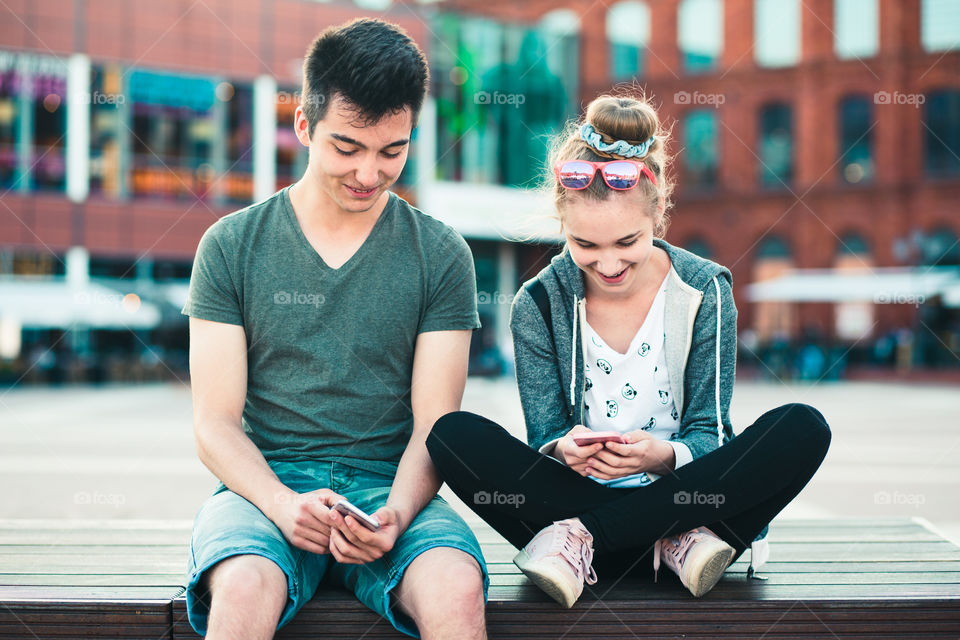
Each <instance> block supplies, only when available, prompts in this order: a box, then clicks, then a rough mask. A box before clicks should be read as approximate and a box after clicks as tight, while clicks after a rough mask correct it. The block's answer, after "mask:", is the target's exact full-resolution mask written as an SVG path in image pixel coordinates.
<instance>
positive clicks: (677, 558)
mask: <svg viewBox="0 0 960 640" xmlns="http://www.w3.org/2000/svg"><path fill="white" fill-rule="evenodd" d="M734 553H735V551H734V549H733V547H731V546H730V545H728V544H727V543H726V542H724V541H723V540H721V539H720V538H719V537H718V536H717V535H716V534H715V533H714V532H713V531H710V529H707V528H706V527H697V528H696V529H693V530H692V531H687V532H686V533H681V534H679V535H676V536H672V537H670V538H661V539H660V540H657V542H656V543H655V544H654V545H653V570H654V572H655V573H654V582H656V572H659V570H660V559H661V558H663V561H664V562H665V563H666V565H667V566H668V567H670V568H671V569H672V570H673V572H674V573H676V574H677V575H678V576H680V582H682V583H683V586H685V587H686V588H687V589H689V590H690V593H692V594H693V595H694V596H696V597H698V598H699V597H700V596H702V595H703V594H705V593H706V592H708V591H710V589H713V587H714V585H716V584H717V582H719V581H720V577H721V576H722V575H723V572H724V571H726V570H727V567H729V566H730V563H731V562H733V554H734Z"/></svg>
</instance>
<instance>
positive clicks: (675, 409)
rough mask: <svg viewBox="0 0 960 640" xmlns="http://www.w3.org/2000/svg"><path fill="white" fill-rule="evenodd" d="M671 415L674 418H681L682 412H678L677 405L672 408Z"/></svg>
mask: <svg viewBox="0 0 960 640" xmlns="http://www.w3.org/2000/svg"><path fill="white" fill-rule="evenodd" d="M670 417H671V418H673V419H674V420H679V419H680V414H679V413H677V408H676V407H673V408H672V409H670Z"/></svg>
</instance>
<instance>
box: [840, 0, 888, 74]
mask: <svg viewBox="0 0 960 640" xmlns="http://www.w3.org/2000/svg"><path fill="white" fill-rule="evenodd" d="M879 28H880V20H879V9H878V8H877V0H834V1H833V50H834V51H835V52H836V54H837V57H838V58H840V59H848V58H869V57H871V56H875V55H877V49H878V48H879V43H880V38H879V35H878V32H879Z"/></svg>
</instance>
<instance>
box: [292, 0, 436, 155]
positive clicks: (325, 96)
mask: <svg viewBox="0 0 960 640" xmlns="http://www.w3.org/2000/svg"><path fill="white" fill-rule="evenodd" d="M429 77H430V76H429V71H428V70H427V60H426V58H425V57H424V55H423V51H421V50H420V47H418V46H417V44H416V43H415V42H414V41H413V40H411V39H410V36H408V35H407V33H406V32H405V31H404V30H403V29H402V28H401V27H399V26H398V25H395V24H389V23H387V22H383V21H382V20H373V19H370V18H360V19H357V20H353V21H352V22H348V23H346V24H344V25H340V26H336V27H329V28H327V29H325V30H324V31H323V32H322V33H321V34H320V35H319V36H317V38H316V40H314V41H313V43H312V44H311V45H310V47H309V48H308V49H307V55H306V58H304V61H303V95H302V97H301V104H302V106H303V113H304V115H305V116H306V118H307V122H308V123H309V125H310V128H309V134H310V136H311V137H313V129H314V127H315V126H316V124H317V122H318V121H319V120H321V119H323V117H324V115H326V112H327V107H328V106H329V104H330V102H331V101H332V100H333V99H334V97H335V96H337V95H340V96H343V98H345V99H346V100H347V102H349V103H350V104H351V106H352V107H354V108H356V110H357V112H358V113H357V115H358V116H359V117H360V119H361V120H362V121H363V122H364V123H365V124H371V123H374V122H377V121H378V120H379V119H380V118H382V117H383V116H384V115H386V114H388V113H398V112H400V111H402V110H403V108H404V107H410V111H411V115H412V116H413V120H412V121H413V123H414V125H416V122H417V117H418V116H419V115H420V108H421V107H422V106H423V97H424V95H425V94H426V91H427V83H428V81H429Z"/></svg>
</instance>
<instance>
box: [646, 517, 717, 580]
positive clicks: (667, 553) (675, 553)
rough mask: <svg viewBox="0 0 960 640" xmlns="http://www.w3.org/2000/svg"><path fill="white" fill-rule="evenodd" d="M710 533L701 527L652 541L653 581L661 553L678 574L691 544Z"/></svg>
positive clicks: (658, 568)
mask: <svg viewBox="0 0 960 640" xmlns="http://www.w3.org/2000/svg"><path fill="white" fill-rule="evenodd" d="M711 535H712V532H710V530H709V529H707V528H706V527H702V528H697V529H692V530H690V531H686V532H684V533H681V534H679V535H676V536H671V537H669V538H660V539H659V540H657V541H656V542H655V543H653V581H654V582H656V581H657V577H658V574H659V572H660V557H661V554H662V556H663V559H664V560H665V561H666V563H667V565H668V566H670V567H671V568H672V569H673V570H674V571H676V572H677V575H680V567H681V566H683V562H684V560H686V558H687V553H688V552H689V551H690V549H691V548H693V545H695V544H696V543H698V542H700V541H701V540H705V539H706V538H707V537H708V536H711ZM714 537H715V536H714Z"/></svg>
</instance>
